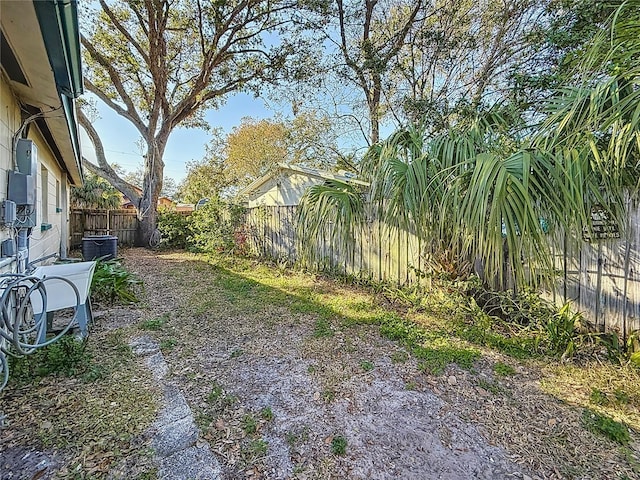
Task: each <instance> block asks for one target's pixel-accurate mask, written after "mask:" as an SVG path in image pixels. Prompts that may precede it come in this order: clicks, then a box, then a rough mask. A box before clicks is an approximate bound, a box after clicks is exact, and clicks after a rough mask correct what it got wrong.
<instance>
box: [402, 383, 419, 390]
mask: <svg viewBox="0 0 640 480" xmlns="http://www.w3.org/2000/svg"><path fill="white" fill-rule="evenodd" d="M404 388H405V389H406V390H417V389H418V384H417V383H416V382H407V383H405V384H404Z"/></svg>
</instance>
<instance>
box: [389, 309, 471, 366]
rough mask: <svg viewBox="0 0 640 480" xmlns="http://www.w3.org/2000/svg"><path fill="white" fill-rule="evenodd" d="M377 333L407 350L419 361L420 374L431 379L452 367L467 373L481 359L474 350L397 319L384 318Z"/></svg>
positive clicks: (392, 317)
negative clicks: (422, 373) (428, 375)
mask: <svg viewBox="0 0 640 480" xmlns="http://www.w3.org/2000/svg"><path fill="white" fill-rule="evenodd" d="M380 333H381V334H382V335H384V336H385V337H387V338H389V339H391V340H396V341H399V342H402V343H403V344H404V345H406V346H407V347H409V349H410V350H411V353H412V354H413V355H414V356H415V357H416V358H418V359H419V361H420V362H419V364H420V365H419V366H420V368H421V370H424V371H426V372H428V373H431V374H434V375H439V374H441V373H442V372H444V369H445V368H446V366H447V365H449V364H451V363H456V364H457V365H459V366H460V367H462V368H467V369H469V368H471V367H472V366H473V362H474V361H475V360H476V359H477V358H479V357H480V353H479V352H478V351H477V350H475V349H471V348H468V347H465V346H462V345H456V344H454V343H453V342H452V341H451V340H450V339H449V338H447V336H446V335H445V334H444V332H441V331H427V330H426V329H425V328H423V327H421V326H419V325H417V324H416V323H414V322H411V321H409V320H405V319H403V318H401V317H399V316H397V315H390V316H388V317H387V319H386V320H385V322H384V323H383V324H382V325H381V326H380Z"/></svg>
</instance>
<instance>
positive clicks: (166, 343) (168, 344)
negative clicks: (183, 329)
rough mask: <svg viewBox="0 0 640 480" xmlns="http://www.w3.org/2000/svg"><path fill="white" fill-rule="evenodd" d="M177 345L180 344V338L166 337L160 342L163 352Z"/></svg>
mask: <svg viewBox="0 0 640 480" xmlns="http://www.w3.org/2000/svg"><path fill="white" fill-rule="evenodd" d="M176 345H178V340H177V339H175V338H166V339H164V340H162V341H161V342H160V350H162V351H163V352H170V351H171V350H173V349H174V348H175V347H176Z"/></svg>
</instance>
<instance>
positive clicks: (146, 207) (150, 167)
mask: <svg viewBox="0 0 640 480" xmlns="http://www.w3.org/2000/svg"><path fill="white" fill-rule="evenodd" d="M168 139H169V135H168V134H162V133H161V134H159V135H158V136H156V137H153V138H151V139H149V140H147V154H146V156H145V160H144V180H143V185H142V196H141V197H140V201H139V204H138V219H139V220H140V235H139V243H140V246H145V247H146V246H149V245H150V244H151V239H152V237H153V235H154V233H155V231H156V227H157V222H158V199H159V198H160V192H161V191H162V175H163V172H164V162H163V161H162V156H163V154H164V149H165V147H166V145H167V141H168Z"/></svg>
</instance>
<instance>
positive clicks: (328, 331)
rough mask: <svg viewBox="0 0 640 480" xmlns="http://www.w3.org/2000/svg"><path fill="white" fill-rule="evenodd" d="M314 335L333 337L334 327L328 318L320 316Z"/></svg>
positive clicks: (317, 336) (316, 336)
mask: <svg viewBox="0 0 640 480" xmlns="http://www.w3.org/2000/svg"><path fill="white" fill-rule="evenodd" d="M313 336H314V337H315V338H322V337H332V336H333V329H332V328H331V324H330V323H329V321H328V320H327V319H326V318H319V319H318V320H316V323H315V325H314V328H313Z"/></svg>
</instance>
